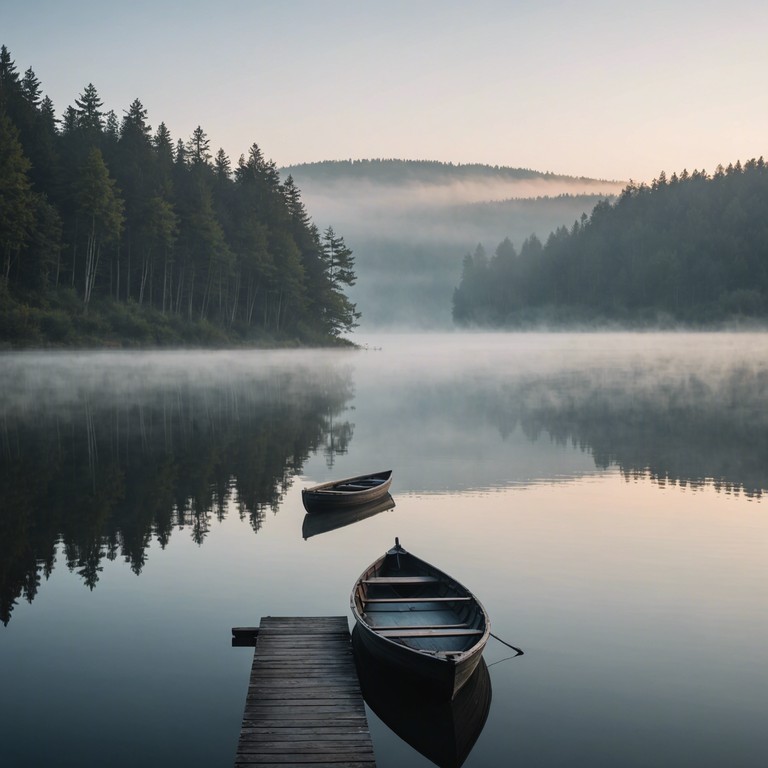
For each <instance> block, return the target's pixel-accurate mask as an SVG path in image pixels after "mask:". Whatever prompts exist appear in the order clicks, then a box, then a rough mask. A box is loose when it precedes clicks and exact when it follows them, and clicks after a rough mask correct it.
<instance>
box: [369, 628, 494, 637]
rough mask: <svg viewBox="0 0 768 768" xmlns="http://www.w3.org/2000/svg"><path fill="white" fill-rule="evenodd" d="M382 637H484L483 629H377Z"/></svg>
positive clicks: (377, 632)
mask: <svg viewBox="0 0 768 768" xmlns="http://www.w3.org/2000/svg"><path fill="white" fill-rule="evenodd" d="M376 634H378V635H381V636H382V637H466V636H471V635H482V634H483V630H482V629H401V628H400V627H398V628H397V629H377V630H376Z"/></svg>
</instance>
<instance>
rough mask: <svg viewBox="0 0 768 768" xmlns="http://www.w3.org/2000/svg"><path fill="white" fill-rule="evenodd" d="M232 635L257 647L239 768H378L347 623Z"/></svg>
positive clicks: (283, 621)
mask: <svg viewBox="0 0 768 768" xmlns="http://www.w3.org/2000/svg"><path fill="white" fill-rule="evenodd" d="M232 632H233V635H234V638H233V644H244V642H243V641H244V639H245V640H247V638H248V636H249V633H250V636H251V637H255V642H256V649H255V651H254V654H253V667H252V668H251V679H250V685H249V686H248V696H247V698H246V701H245V713H244V714H243V726H242V730H241V732H240V741H239V743H238V747H237V757H236V759H235V766H259V768H269V766H275V768H277V767H279V768H286V766H291V765H295V766H302V768H375V766H376V761H375V759H374V755H373V744H372V742H371V736H370V733H369V731H368V720H367V718H366V716H365V706H364V704H363V696H362V694H361V692H360V683H359V681H358V678H357V672H356V670H355V663H354V659H353V657H352V645H351V642H350V635H349V627H348V625H347V619H346V617H344V616H324V617H308V618H304V617H295V618H294V617H282V618H281V617H273V616H265V617H264V618H262V619H261V623H260V625H259V627H258V630H256V629H250V630H249V629H247V628H241V629H233V630H232ZM238 640H239V642H238Z"/></svg>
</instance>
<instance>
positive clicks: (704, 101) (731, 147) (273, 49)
mask: <svg viewBox="0 0 768 768" xmlns="http://www.w3.org/2000/svg"><path fill="white" fill-rule="evenodd" d="M6 5H7V7H6V8H4V9H3V11H2V14H1V15H0V18H2V28H3V32H2V39H0V43H2V44H4V45H6V46H7V48H8V49H9V51H10V54H11V56H12V58H13V60H14V61H15V63H16V66H17V69H18V71H19V73H20V74H23V73H24V71H25V70H26V69H27V68H28V67H31V68H32V69H33V70H34V72H35V74H36V76H37V77H38V79H39V80H40V81H41V90H42V92H43V94H45V95H47V96H49V97H50V98H51V99H52V100H53V103H54V107H55V109H56V113H57V115H61V114H62V113H63V112H64V110H65V109H66V107H67V106H69V105H73V104H74V102H75V100H76V99H77V98H78V97H79V96H80V94H82V92H83V90H84V88H85V86H86V85H87V84H88V83H93V85H94V86H95V87H96V89H97V91H98V93H99V95H100V96H101V98H102V100H103V102H104V110H105V111H108V110H110V109H112V110H114V111H115V113H116V114H117V116H118V119H120V118H121V117H122V115H123V113H124V111H125V110H126V109H127V108H128V106H129V105H130V103H131V102H132V101H133V100H134V99H136V98H138V99H140V100H141V101H142V103H143V104H144V106H145V108H146V109H147V111H148V114H149V122H150V124H151V125H152V126H153V127H154V128H156V127H157V125H158V124H159V123H160V122H161V121H163V122H165V123H166V125H167V127H168V128H169V130H170V131H171V135H172V136H173V138H174V140H176V139H179V138H181V139H182V140H186V139H188V138H189V136H190V135H191V134H192V132H193V131H194V130H195V128H196V127H197V126H198V125H199V126H201V127H202V128H203V129H204V130H205V132H206V133H207V134H208V136H209V138H210V141H211V148H212V150H213V152H215V151H216V150H217V149H218V148H219V147H222V148H223V149H224V151H225V152H226V153H227V154H228V155H229V156H230V158H231V159H232V160H233V162H236V161H237V158H238V157H239V155H240V154H241V153H246V152H247V151H248V148H249V147H250V145H251V144H252V143H253V142H256V143H258V144H259V146H260V147H261V148H262V150H263V152H264V154H265V156H266V157H268V158H271V159H274V161H275V162H276V164H277V165H278V166H287V165H293V164H298V163H306V162H313V161H320V160H337V159H347V158H350V157H355V158H366V157H404V158H428V159H431V160H437V161H443V162H454V163H486V164H489V165H504V166H510V167H521V168H533V169H536V170H539V171H542V172H553V173H557V174H565V175H570V176H577V177H578V176H588V177H595V178H602V179H627V180H630V179H631V180H634V181H637V182H643V181H644V182H650V181H651V180H652V179H653V178H655V177H656V176H657V175H658V174H659V172H660V171H662V170H663V171H665V172H666V173H667V174H671V173H672V172H678V173H679V172H680V171H682V170H683V169H687V170H688V171H692V170H694V169H699V170H702V169H705V170H707V171H709V172H712V171H714V169H715V168H716V166H717V165H718V164H723V165H727V164H728V163H729V162H734V163H735V162H736V161H737V160H741V161H742V162H744V161H745V160H747V159H749V158H752V157H758V156H760V155H762V154H763V153H764V145H765V137H764V130H763V127H764V126H765V125H766V123H768V103H767V102H766V101H765V100H764V99H759V98H755V94H756V93H760V92H761V89H762V75H763V73H764V72H765V71H766V66H767V65H768V47H767V46H765V42H764V32H763V30H765V28H766V26H768V6H766V5H765V4H764V3H758V2H757V1H756V0H735V2H732V3H729V4H728V5H727V6H724V5H720V4H715V5H709V6H702V5H701V4H700V3H696V4H694V3H692V2H690V1H689V0H684V1H683V2H678V3H674V4H672V5H670V4H669V3H660V2H658V1H657V0H653V1H652V2H649V3H645V4H643V5H641V6H635V7H632V8H627V7H624V6H617V5H616V4H615V3H608V2H605V0H590V1H589V2H588V3H586V4H580V5H578V6H573V5H572V4H568V3H564V2H562V1H556V2H552V3H546V4H540V5H531V6H520V5H517V4H509V3H503V2H500V1H499V0H480V2H478V3H475V4H473V5H472V7H471V8H469V7H468V6H466V4H464V3H459V2H454V1H453V0H448V1H447V2H446V1H441V2H436V1H435V0H425V1H424V2H420V3H417V4H413V3H405V2H402V0H395V1H394V2H392V3H389V4H387V6H386V7H384V6H381V7H377V6H374V5H369V4H359V3H352V2H349V0H331V1H330V2H325V3H312V2H308V0H292V2H286V3H282V4H271V3H269V4H267V3H256V4H253V3H245V2H243V0H223V2H219V3H216V4H215V5H213V4H211V3H208V2H205V0H188V1H187V2H184V3H181V2H178V0H169V2H165V3H162V4H160V5H158V4H157V3H152V4H150V3H148V2H146V0H137V1H136V2H134V3H132V4H130V5H129V6H109V7H105V6H104V5H103V4H101V3H98V4H97V3H96V2H95V1H94V0H79V1H78V2H75V3H67V4H65V5H63V4H60V3H55V2H52V0H30V2H27V3H23V4H21V3H17V4H6ZM213 30H217V34H215V35H214V34H212V31H213Z"/></svg>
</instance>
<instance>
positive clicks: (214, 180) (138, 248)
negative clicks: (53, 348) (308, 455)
mask: <svg viewBox="0 0 768 768" xmlns="http://www.w3.org/2000/svg"><path fill="white" fill-rule="evenodd" d="M210 146H211V145H210V140H209V138H208V136H207V135H206V133H205V132H204V131H203V129H202V128H201V127H198V128H196V129H195V131H194V132H193V134H192V136H191V137H190V139H189V140H188V141H186V142H185V141H182V140H181V139H177V140H176V141H175V142H174V140H173V139H172V137H171V135H170V132H169V131H168V129H167V127H166V125H165V124H164V123H162V122H161V123H160V125H159V126H158V127H157V129H156V130H154V131H153V130H152V128H151V126H150V125H149V124H148V122H147V111H146V110H145V109H144V107H143V105H142V103H141V102H140V101H139V100H138V99H136V100H134V101H133V103H132V104H131V105H130V106H129V107H128V109H127V110H125V112H124V114H123V116H122V117H121V118H118V116H117V115H116V114H115V113H114V112H113V111H106V112H105V111H104V110H103V103H102V101H101V99H100V97H99V94H98V92H97V91H96V88H95V87H94V86H93V85H92V84H88V85H87V86H86V87H85V89H84V91H83V93H82V94H81V95H80V97H79V98H78V99H76V100H75V104H74V105H72V106H69V107H67V108H66V110H65V111H64V113H63V118H62V119H61V120H59V119H57V117H56V115H55V111H54V105H53V103H52V102H51V100H50V98H48V97H47V96H44V95H43V93H42V90H41V85H40V81H39V80H38V78H37V77H36V76H35V73H34V72H33V70H32V69H31V68H29V69H27V70H26V72H24V74H23V75H21V74H19V72H18V70H17V68H16V65H15V63H14V62H13V60H12V58H11V55H10V53H9V51H8V50H7V48H6V47H5V46H2V48H0V259H1V260H2V261H1V266H2V271H1V272H0V341H5V342H6V343H9V342H10V343H11V344H15V343H19V344H24V343H39V342H42V343H63V344H66V343H73V342H77V341H82V340H83V337H85V338H86V339H87V338H88V337H97V338H98V337H102V338H104V337H111V338H115V337H116V338H117V340H118V341H119V340H120V339H121V338H123V339H133V340H138V341H143V342H157V343H164V342H166V343H171V342H174V341H178V340H184V339H185V338H186V339H187V340H190V341H206V340H220V341H226V340H243V341H249V340H256V339H278V340H279V339H291V340H293V339H299V340H301V341H304V342H313V343H325V342H328V341H333V340H337V339H339V338H340V336H341V335H342V334H343V333H345V332H347V331H349V330H351V329H352V328H354V327H355V326H356V324H357V319H358V318H359V313H358V312H357V311H356V307H355V305H354V304H353V303H352V302H351V301H350V300H349V299H348V297H347V296H346V293H345V291H346V289H347V287H348V286H350V285H353V284H354V282H355V272H354V257H353V256H352V251H351V250H350V249H349V248H348V247H347V246H346V244H345V242H344V239H343V237H340V236H338V235H337V234H336V233H335V232H334V231H333V229H332V228H331V227H329V228H328V229H326V230H325V231H324V232H323V233H322V234H321V233H320V232H319V230H318V228H317V227H316V226H315V225H314V224H313V223H312V221H311V219H310V217H309V215H308V213H307V211H306V209H305V206H304V204H303V201H302V199H301V194H300V191H299V189H298V188H297V186H296V185H295V183H294V182H293V179H292V178H291V177H290V176H288V177H287V178H286V180H285V181H284V182H282V181H281V179H280V174H279V173H278V170H277V168H276V166H275V164H274V162H272V161H270V160H267V159H266V158H265V157H264V155H263V153H262V151H261V149H260V148H259V147H258V145H257V144H255V143H254V144H252V145H251V147H250V149H249V150H248V152H247V154H245V155H242V156H241V157H240V159H239V160H238V161H237V163H235V164H234V166H233V164H232V163H231V161H230V159H229V157H228V156H227V155H226V154H225V152H224V151H223V150H222V149H219V150H218V152H217V153H216V154H215V155H214V154H213V153H212V152H211V148H210ZM105 318H107V319H106V320H105Z"/></svg>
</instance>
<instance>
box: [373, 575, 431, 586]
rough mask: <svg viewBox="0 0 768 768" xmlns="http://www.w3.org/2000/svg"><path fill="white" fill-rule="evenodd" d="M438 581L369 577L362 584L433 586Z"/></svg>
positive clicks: (417, 578) (427, 577) (424, 577)
mask: <svg viewBox="0 0 768 768" xmlns="http://www.w3.org/2000/svg"><path fill="white" fill-rule="evenodd" d="M437 581H440V579H438V578H437V577H435V576H371V577H370V578H368V579H363V583H364V584H434V583H435V582H437Z"/></svg>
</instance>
